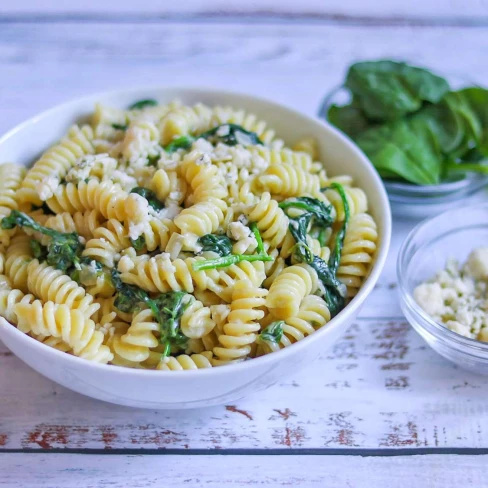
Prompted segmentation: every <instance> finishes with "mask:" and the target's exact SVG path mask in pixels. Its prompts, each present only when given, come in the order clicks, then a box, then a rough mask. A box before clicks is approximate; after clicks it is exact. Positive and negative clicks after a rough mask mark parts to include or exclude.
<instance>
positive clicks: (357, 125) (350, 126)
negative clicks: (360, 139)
mask: <svg viewBox="0 0 488 488" xmlns="http://www.w3.org/2000/svg"><path fill="white" fill-rule="evenodd" d="M327 119H328V120H329V122H330V123H331V124H333V125H335V126H336V127H338V128H339V129H340V130H341V131H342V132H345V133H346V134H347V135H348V136H349V137H353V138H354V137H355V136H357V135H358V134H360V133H361V132H364V131H365V130H366V129H369V128H370V127H372V126H374V125H375V124H374V123H372V122H371V121H369V120H368V119H367V118H366V116H365V115H364V114H363V112H362V110H361V109H360V108H358V107H355V106H353V105H352V104H351V105H344V106H342V107H341V106H339V105H331V106H330V108H329V110H328V113H327Z"/></svg>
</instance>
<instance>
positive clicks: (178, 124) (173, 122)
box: [160, 103, 212, 145]
mask: <svg viewBox="0 0 488 488" xmlns="http://www.w3.org/2000/svg"><path fill="white" fill-rule="evenodd" d="M211 117H212V110H211V109H209V108H208V107H206V106H205V105H203V104H201V103H198V104H196V105H194V106H193V107H187V106H180V107H177V108H174V109H173V110H170V111H169V112H168V113H167V114H166V115H165V116H164V117H163V118H162V120H161V122H160V131H161V141H162V143H163V145H166V144H169V143H170V142H171V141H172V140H173V139H175V138H177V137H180V136H185V135H188V134H193V133H195V132H203V131H204V130H206V129H207V128H208V126H209V123H210V119H211Z"/></svg>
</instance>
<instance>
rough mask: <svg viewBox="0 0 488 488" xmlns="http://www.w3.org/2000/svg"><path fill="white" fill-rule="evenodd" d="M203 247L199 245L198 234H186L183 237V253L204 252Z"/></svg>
mask: <svg viewBox="0 0 488 488" xmlns="http://www.w3.org/2000/svg"><path fill="white" fill-rule="evenodd" d="M202 249H203V246H201V245H200V244H198V236H197V235H196V234H185V235H184V236H183V251H191V252H193V253H195V254H198V253H200V252H202Z"/></svg>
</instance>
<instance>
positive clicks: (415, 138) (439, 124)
mask: <svg viewBox="0 0 488 488" xmlns="http://www.w3.org/2000/svg"><path fill="white" fill-rule="evenodd" d="M487 94H488V92H487ZM487 97H488V95H487ZM483 130H484V129H483V127H482V124H481V122H480V119H479V118H478V116H477V114H476V112H475V110H473V108H472V106H471V105H470V103H469V102H468V100H467V98H466V96H465V95H464V93H463V91H461V92H451V93H449V94H447V95H446V96H445V97H444V99H443V100H442V101H441V102H439V103H437V104H435V105H430V106H427V107H424V108H423V109H422V110H420V111H418V112H417V113H415V114H413V115H411V116H409V117H406V118H404V119H402V120H398V121H395V122H392V123H387V124H384V125H381V126H378V127H375V128H372V129H369V130H367V131H365V132H363V133H361V134H360V135H359V136H358V137H357V139H356V142H357V144H358V145H359V147H361V149H362V150H363V151H364V152H365V153H366V154H367V155H368V157H369V158H370V159H371V160H372V162H373V164H374V165H375V167H376V169H377V170H378V171H379V173H380V174H381V175H382V176H383V177H384V178H390V177H401V178H403V179H405V180H407V181H409V182H411V183H415V184H418V185H432V184H438V183H440V181H441V179H442V178H443V177H444V176H445V175H446V173H447V170H448V169H449V168H450V167H451V166H452V164H455V163H456V162H461V161H462V160H463V159H464V155H465V154H467V153H468V152H470V151H471V150H472V149H473V148H475V147H477V146H478V145H480V146H481V147H483V142H482V141H483V140H484V136H483V133H484V132H483ZM459 168H460V169H462V168H463V166H462V165H460V166H459ZM479 168H480V169H482V166H481V165H480V167H479ZM465 169H468V168H467V167H466V168H465Z"/></svg>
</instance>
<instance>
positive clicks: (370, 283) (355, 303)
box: [0, 85, 392, 376]
mask: <svg viewBox="0 0 488 488" xmlns="http://www.w3.org/2000/svg"><path fill="white" fill-rule="evenodd" d="M157 91H159V92H161V91H175V92H181V93H182V94H181V97H182V98H184V92H193V93H197V92H200V93H202V94H207V95H208V94H211V95H215V96H217V97H218V96H219V95H220V96H222V97H225V96H230V97H239V98H242V99H246V98H247V99H249V100H252V101H254V102H258V103H262V104H265V105H268V106H273V107H274V108H276V109H278V110H285V111H288V112H290V113H291V114H292V115H293V116H294V117H298V118H302V119H305V120H307V121H311V122H314V123H316V124H318V125H320V126H322V128H323V129H325V130H328V131H330V132H332V134H333V135H334V136H335V137H336V138H337V139H338V140H339V141H340V142H341V143H343V144H345V145H347V146H349V147H350V149H351V150H352V151H353V152H354V153H356V155H357V156H358V157H359V158H360V159H361V160H362V162H363V164H364V165H365V166H367V167H368V168H369V169H370V171H371V177H372V179H373V180H374V181H375V183H376V185H377V188H376V191H378V192H379V196H380V199H381V205H382V206H383V207H384V212H385V213H384V219H383V220H382V222H381V228H382V232H381V235H380V239H379V245H378V248H377V251H376V256H375V259H374V264H373V267H372V268H371V270H370V272H369V274H368V277H367V278H366V280H365V282H364V283H363V284H362V286H361V288H360V289H359V292H358V294H357V295H356V296H355V297H354V298H353V299H352V300H351V302H350V303H349V304H348V305H347V306H346V307H344V309H342V310H341V311H340V312H339V313H338V314H337V315H336V316H335V317H334V318H333V319H331V320H330V322H328V323H327V324H326V325H325V326H324V327H322V328H321V329H319V330H317V331H316V332H314V333H313V334H310V335H309V336H307V337H305V338H304V339H302V340H300V341H298V342H296V343H294V344H292V345H290V346H288V347H285V348H283V349H280V350H279V351H276V352H272V353H270V354H266V355H264V356H261V357H259V358H253V359H249V360H245V361H241V362H238V363H236V364H226V365H224V366H222V367H213V368H203V369H194V370H193V369H192V370H182V371H161V370H152V369H134V368H128V367H124V366H117V365H113V364H100V363H96V362H93V361H89V360H87V359H83V358H79V357H76V356H72V355H71V354H67V353H65V352H62V351H58V350H57V349H55V348H53V347H50V346H48V345H46V344H43V343H42V342H40V341H38V340H37V339H34V338H33V337H30V336H28V335H27V334H25V333H23V332H21V331H20V330H19V329H17V327H16V326H15V325H13V324H11V323H10V322H8V321H7V320H6V319H4V318H3V317H0V328H5V329H6V330H8V332H7V333H9V332H10V333H12V334H13V335H16V334H18V335H19V337H20V340H21V341H22V340H24V341H28V342H29V341H32V342H31V343H32V344H34V343H35V344H36V346H34V347H37V346H38V347H40V348H41V349H42V348H46V349H45V351H46V352H47V353H48V354H52V355H53V356H54V357H56V356H57V357H59V358H60V359H61V360H62V361H68V362H71V363H73V364H78V365H80V366H84V367H86V368H91V369H98V370H100V369H101V370H103V371H107V372H109V371H112V372H113V374H124V375H133V376H154V375H175V374H183V375H184V376H191V375H199V376H203V375H208V374H210V375H217V374H226V372H227V373H231V372H232V371H234V370H240V369H248V368H251V367H252V366H253V365H254V366H256V367H257V366H259V365H263V364H266V363H272V362H274V361H275V360H277V359H278V358H281V359H284V358H285V357H286V355H288V356H289V355H290V354H292V353H296V352H297V351H298V350H299V348H301V349H304V348H306V347H307V344H309V343H310V342H311V341H313V340H320V337H321V336H322V335H323V331H324V330H326V329H329V328H330V327H337V326H338V325H339V321H338V320H337V319H338V318H340V317H341V316H344V315H345V314H347V315H352V313H353V312H354V311H355V310H357V309H358V308H359V307H360V306H361V304H362V303H363V302H364V301H365V300H366V298H367V296H368V295H369V294H370V293H371V291H372V290H373V288H374V285H375V284H376V282H377V281H378V278H379V276H380V274H381V272H382V270H383V268H384V265H385V262H386V258H387V255H388V250H389V248H390V239H391V227H392V216H391V208H390V203H389V200H388V196H387V193H386V190H385V187H384V185H383V182H382V180H381V178H380V176H379V175H378V172H377V171H376V169H375V168H374V166H373V164H372V163H371V161H370V160H369V159H368V158H367V156H366V155H365V154H364V153H363V152H362V151H361V149H359V147H358V146H357V145H356V144H355V143H354V142H353V141H352V140H351V139H350V138H349V137H348V136H347V135H345V134H343V133H342V132H341V131H339V130H338V129H336V128H335V127H334V126H332V125H331V124H330V123H329V122H328V121H326V120H321V119H319V118H318V117H317V116H310V115H305V114H303V113H302V112H299V111H298V110H296V109H294V108H291V107H289V106H288V105H286V104H282V103H279V102H274V101H272V100H268V99H266V98H263V97H260V96H254V95H249V94H246V93H242V92H235V91H231V90H221V89H219V88H205V87H199V86H176V87H175V86H161V85H149V86H141V87H137V88H126V89H124V88H121V89H118V90H110V91H103V92H98V93H94V94H92V95H86V96H83V97H79V98H75V99H73V100H69V101H67V102H64V103H61V104H58V105H56V106H54V107H52V108H50V109H47V110H44V111H43V112H41V113H39V114H37V115H34V116H33V117H31V118H30V119H27V120H26V121H24V122H21V123H20V124H18V125H16V126H15V127H13V128H12V129H10V130H9V131H8V132H7V133H6V134H4V135H3V136H2V137H0V146H1V145H2V143H3V142H4V141H6V140H7V139H9V138H10V137H12V136H13V135H14V134H16V133H17V132H19V131H22V130H23V129H24V128H25V127H28V126H29V125H31V124H34V123H36V122H38V121H39V120H40V119H42V118H44V117H47V116H49V115H50V114H53V113H55V112H58V111H59V112H61V111H63V110H64V109H65V108H68V107H69V106H71V105H75V104H78V103H83V102H89V101H90V100H99V101H103V99H106V98H108V97H114V96H115V97H116V96H125V95H130V94H131V93H134V94H136V93H143V92H148V93H150V92H157ZM7 328H8V329H7Z"/></svg>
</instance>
